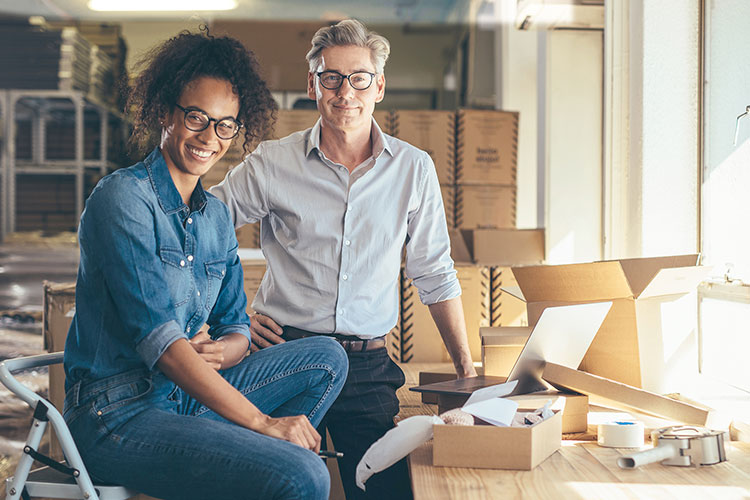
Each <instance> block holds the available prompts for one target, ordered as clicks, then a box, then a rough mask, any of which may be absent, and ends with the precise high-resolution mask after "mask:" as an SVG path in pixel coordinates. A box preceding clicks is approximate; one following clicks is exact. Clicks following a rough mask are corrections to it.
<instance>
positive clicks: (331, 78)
mask: <svg viewBox="0 0 750 500" xmlns="http://www.w3.org/2000/svg"><path fill="white" fill-rule="evenodd" d="M316 74H317V75H318V78H320V84H321V85H322V86H323V87H324V88H326V89H328V90H336V89H338V88H339V87H341V85H342V84H343V83H344V80H345V79H346V80H349V85H351V86H352V88H353V89H354V90H367V89H368V88H370V85H372V79H373V78H374V77H375V73H370V72H369V71H356V72H354V73H350V74H348V75H342V74H341V73H339V72H338V71H320V72H318V73H316Z"/></svg>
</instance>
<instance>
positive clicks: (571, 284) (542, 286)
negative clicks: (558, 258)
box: [512, 261, 632, 303]
mask: <svg viewBox="0 0 750 500" xmlns="http://www.w3.org/2000/svg"><path fill="white" fill-rule="evenodd" d="M512 270H513V275H514V276H515V277H516V281H518V286H519V287H521V290H522V291H523V296H524V298H525V300H526V302H528V303H531V302H541V301H561V302H577V301H591V300H611V299H619V298H623V297H630V296H631V295H632V292H631V290H630V285H629V284H628V280H627V279H626V278H625V274H624V273H623V271H622V267H621V266H620V263H619V262H616V261H612V262H592V263H588V264H569V265H563V266H529V267H513V268H512Z"/></svg>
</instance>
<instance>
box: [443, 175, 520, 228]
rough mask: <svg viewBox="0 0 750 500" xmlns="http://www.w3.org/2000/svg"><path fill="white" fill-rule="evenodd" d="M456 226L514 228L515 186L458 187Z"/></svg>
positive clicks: (465, 185) (464, 185) (462, 185)
mask: <svg viewBox="0 0 750 500" xmlns="http://www.w3.org/2000/svg"><path fill="white" fill-rule="evenodd" d="M456 227H459V228H461V229H482V228H494V229H497V228H500V229H503V228H507V229H513V228H515V227H516V187H515V186H488V185H484V186H473V185H467V184H459V185H457V186H456Z"/></svg>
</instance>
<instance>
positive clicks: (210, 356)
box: [189, 330, 225, 371]
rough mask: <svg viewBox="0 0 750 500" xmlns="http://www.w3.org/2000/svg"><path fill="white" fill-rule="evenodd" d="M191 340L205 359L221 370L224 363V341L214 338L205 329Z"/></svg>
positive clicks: (215, 368) (210, 364) (194, 347)
mask: <svg viewBox="0 0 750 500" xmlns="http://www.w3.org/2000/svg"><path fill="white" fill-rule="evenodd" d="M189 342H190V345H191V346H192V347H193V349H195V352H197V353H198V355H200V357H201V359H203V361H205V362H206V363H208V365H209V366H210V367H211V368H213V369H214V370H216V371H219V370H221V365H222V364H223V363H224V347H225V344H224V342H218V341H216V340H213V339H212V338H211V336H209V335H208V332H207V331H205V330H201V331H199V332H198V333H197V334H195V336H194V337H193V338H191V339H190V340H189Z"/></svg>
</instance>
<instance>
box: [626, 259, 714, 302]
mask: <svg viewBox="0 0 750 500" xmlns="http://www.w3.org/2000/svg"><path fill="white" fill-rule="evenodd" d="M712 269H713V267H712V266H697V267H673V268H668V269H662V270H661V271H659V272H658V273H657V274H656V277H655V278H654V279H653V280H651V283H649V284H648V286H647V287H646V289H645V290H643V292H642V293H641V294H640V296H638V298H639V299H647V298H649V297H660V296H663V295H673V294H678V293H687V292H692V291H693V290H695V289H697V288H698V285H699V284H700V283H701V281H703V280H705V279H706V278H707V277H708V275H709V274H710V273H711V270H712Z"/></svg>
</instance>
